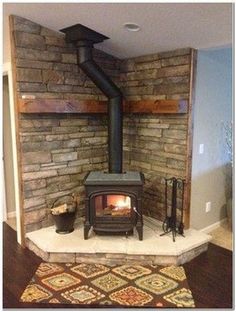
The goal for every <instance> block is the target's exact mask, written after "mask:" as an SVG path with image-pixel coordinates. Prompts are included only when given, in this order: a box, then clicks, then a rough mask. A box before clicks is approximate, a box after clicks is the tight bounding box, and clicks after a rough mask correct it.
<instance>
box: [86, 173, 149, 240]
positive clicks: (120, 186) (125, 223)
mask: <svg viewBox="0 0 236 312" xmlns="http://www.w3.org/2000/svg"><path fill="white" fill-rule="evenodd" d="M143 183H144V176H143V174H142V173H140V172H132V171H129V172H126V173H123V174H116V173H104V172H100V171H93V172H90V173H89V174H88V176H87V177H86V178H85V181H84V185H85V190H86V198H85V224H84V238H85V239H88V232H89V230H90V228H91V226H92V227H93V230H94V232H95V233H97V234H122V233H125V234H126V235H129V234H132V233H133V229H134V227H136V229H137V232H138V236H139V240H142V239H143V218H142V206H141V197H142V189H143Z"/></svg>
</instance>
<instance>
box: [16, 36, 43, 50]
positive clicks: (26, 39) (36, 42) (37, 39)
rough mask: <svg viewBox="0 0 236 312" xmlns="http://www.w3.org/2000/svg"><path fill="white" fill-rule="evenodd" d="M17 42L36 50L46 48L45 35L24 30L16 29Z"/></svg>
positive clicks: (19, 45) (21, 45) (19, 44)
mask: <svg viewBox="0 0 236 312" xmlns="http://www.w3.org/2000/svg"><path fill="white" fill-rule="evenodd" d="M14 35H15V43H16V46H18V47H24V48H32V49H36V50H45V48H46V45H45V39H44V37H42V36H40V35H36V34H32V33H26V32H22V31H15V32H14Z"/></svg>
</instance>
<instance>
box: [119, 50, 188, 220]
mask: <svg viewBox="0 0 236 312" xmlns="http://www.w3.org/2000/svg"><path fill="white" fill-rule="evenodd" d="M190 53H191V49H188V48H187V49H181V50H175V51H169V52H165V53H158V54H152V55H147V56H142V57H137V58H132V59H127V60H123V61H122V63H121V75H120V77H121V88H122V91H123V93H124V94H125V97H126V99H127V100H133V101H140V100H157V99H159V100H165V99H177V100H178V99H185V100H188V99H189V92H190V89H189V88H190V83H189V80H190ZM124 131H125V133H126V134H127V135H128V140H127V143H128V150H129V159H130V166H129V168H130V169H131V170H139V171H142V172H143V173H144V174H145V178H146V183H145V187H144V196H143V209H144V213H146V214H148V215H150V216H153V217H155V218H157V219H159V220H163V219H164V216H165V205H164V194H165V181H164V178H170V177H172V176H175V177H177V178H186V159H187V133H188V114H149V115H147V114H134V115H132V116H130V118H129V120H128V123H127V125H126V127H125V129H124ZM178 195H179V199H178V204H179V205H180V204H181V192H180V194H178Z"/></svg>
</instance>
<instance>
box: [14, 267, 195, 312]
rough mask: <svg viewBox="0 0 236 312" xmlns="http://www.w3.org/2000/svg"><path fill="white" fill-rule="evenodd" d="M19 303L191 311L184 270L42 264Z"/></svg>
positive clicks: (192, 303)
mask: <svg viewBox="0 0 236 312" xmlns="http://www.w3.org/2000/svg"><path fill="white" fill-rule="evenodd" d="M20 300H21V302H40V303H63V304H65V303H67V304H83V305H85V304H87V305H99V306H101V307H102V306H110V307H112V306H116V307H117V306H120V307H122V306H123V307H124V306H130V307H143V306H144V307H163V308H167V307H184V308H186V307H194V300H193V297H192V293H191V291H190V289H189V287H188V283H187V280H186V275H185V272H184V268H183V267H181V266H179V267H176V266H169V267H161V266H141V265H120V266H105V265H101V264H88V263H80V264H78V263H74V264H71V263H64V264H62V263H45V262H43V263H41V264H40V265H39V267H38V269H37V271H36V273H35V275H34V277H33V278H32V280H31V281H30V283H29V285H28V286H27V287H26V289H25V290H24V292H23V294H22V296H21V299H20Z"/></svg>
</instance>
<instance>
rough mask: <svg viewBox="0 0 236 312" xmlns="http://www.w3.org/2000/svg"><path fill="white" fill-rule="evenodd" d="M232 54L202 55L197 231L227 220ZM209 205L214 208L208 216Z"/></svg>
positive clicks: (193, 222) (193, 220)
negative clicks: (227, 125)
mask: <svg viewBox="0 0 236 312" xmlns="http://www.w3.org/2000/svg"><path fill="white" fill-rule="evenodd" d="M231 53H232V50H231V49H230V48H225V49H216V50H213V49H211V50H199V51H198V59H197V77H196V97H195V106H194V133H193V164H192V194H191V212H190V216H191V217H190V226H191V227H193V228H196V229H202V228H205V227H207V226H209V225H211V224H214V223H216V222H218V221H220V220H221V219H223V218H225V217H226V200H227V197H228V195H227V189H228V188H229V187H230V179H227V169H228V168H230V169H231V167H230V159H229V155H228V153H227V148H226V142H225V134H224V130H223V124H224V123H230V122H231V120H232V56H231ZM199 144H204V153H203V154H199ZM206 202H211V205H212V206H211V211H210V212H208V213H206V211H205V209H206Z"/></svg>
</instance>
